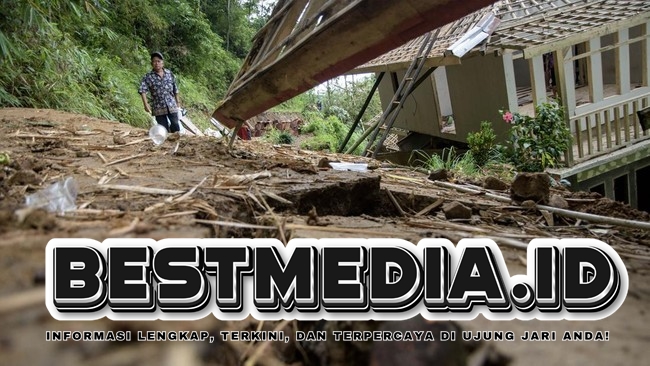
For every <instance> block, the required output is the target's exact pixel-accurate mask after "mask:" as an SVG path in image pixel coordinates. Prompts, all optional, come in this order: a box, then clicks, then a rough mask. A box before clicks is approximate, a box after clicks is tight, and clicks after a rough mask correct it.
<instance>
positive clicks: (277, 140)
mask: <svg viewBox="0 0 650 366" xmlns="http://www.w3.org/2000/svg"><path fill="white" fill-rule="evenodd" d="M264 140H266V141H268V142H270V143H272V144H280V145H291V144H293V140H294V138H293V136H292V135H291V134H290V133H289V132H287V131H280V130H278V129H277V128H272V129H271V130H269V131H268V132H266V133H265V134H264Z"/></svg>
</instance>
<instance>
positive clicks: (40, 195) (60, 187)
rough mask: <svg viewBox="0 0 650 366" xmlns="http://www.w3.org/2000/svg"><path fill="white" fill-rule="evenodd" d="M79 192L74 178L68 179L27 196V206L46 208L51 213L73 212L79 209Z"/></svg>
mask: <svg viewBox="0 0 650 366" xmlns="http://www.w3.org/2000/svg"><path fill="white" fill-rule="evenodd" d="M78 191H79V188H78V186H77V182H76V181H75V180H74V178H73V177H68V178H66V179H65V180H64V181H59V182H56V183H54V184H51V185H50V186H48V187H46V188H45V189H43V190H40V191H38V192H36V193H33V194H31V195H29V196H27V197H26V198H25V204H26V205H27V206H29V207H35V208H44V209H46V210H47V211H49V212H57V213H63V212H67V211H73V210H75V209H76V208H77V203H76V201H77V194H78Z"/></svg>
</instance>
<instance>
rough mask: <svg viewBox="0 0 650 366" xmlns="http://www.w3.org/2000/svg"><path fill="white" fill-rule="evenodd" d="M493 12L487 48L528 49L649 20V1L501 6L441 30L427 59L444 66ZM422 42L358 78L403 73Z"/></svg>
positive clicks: (513, 0)
mask: <svg viewBox="0 0 650 366" xmlns="http://www.w3.org/2000/svg"><path fill="white" fill-rule="evenodd" d="M490 12H492V13H494V14H495V15H496V17H497V18H499V19H500V20H501V24H500V25H499V26H498V28H497V29H496V30H495V31H494V33H493V34H492V35H491V37H490V38H489V39H488V47H490V48H514V49H525V48H528V47H534V46H538V45H542V44H549V43H552V42H555V41H558V40H562V39H564V38H567V37H569V36H572V35H575V34H578V33H580V32H584V31H588V30H591V29H595V28H598V27H601V26H603V25H606V24H608V23H613V22H616V21H620V20H624V19H628V18H630V17H633V16H636V15H639V14H642V13H648V17H649V18H650V1H646V0H629V1H622V0H595V1H594V0H551V1H544V0H502V1H498V2H496V3H495V4H494V5H492V6H489V7H486V8H483V9H481V10H479V11H477V12H475V13H472V14H470V15H468V16H466V17H464V18H462V19H460V20H457V21H455V22H453V23H450V24H447V25H445V26H443V27H441V28H440V32H439V33H438V37H437V39H436V40H435V41H434V42H435V43H434V45H433V47H432V48H431V52H429V55H428V58H429V59H438V61H439V62H440V63H441V64H444V53H445V50H447V48H449V46H451V45H452V44H453V43H454V42H456V41H457V40H458V39H459V38H460V37H462V36H463V35H464V34H465V33H466V32H467V31H468V30H469V29H471V28H472V27H473V26H474V25H476V24H477V23H478V22H479V21H480V20H481V19H482V18H483V17H484V16H486V15H489V14H490ZM433 32H435V31H433ZM434 34H435V33H434ZM423 40H424V36H421V37H418V38H416V39H413V40H411V41H409V42H408V43H406V44H404V45H403V46H401V47H399V48H396V49H394V50H392V51H390V52H387V53H385V54H383V55H382V56H380V57H377V58H376V59H374V60H371V61H369V62H367V63H365V64H363V65H361V66H359V67H357V68H356V69H355V70H354V72H355V73H359V72H375V71H388V70H394V69H399V68H403V66H404V65H408V64H410V63H411V61H412V60H413V58H414V57H415V55H416V54H417V52H418V50H419V48H420V45H421V44H422V42H423ZM452 57H453V56H452Z"/></svg>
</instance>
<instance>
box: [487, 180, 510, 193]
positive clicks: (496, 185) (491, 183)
mask: <svg viewBox="0 0 650 366" xmlns="http://www.w3.org/2000/svg"><path fill="white" fill-rule="evenodd" d="M508 187H509V185H508V183H506V182H504V181H502V180H501V179H498V178H494V177H487V178H485V182H484V183H483V188H485V189H492V190H495V191H505V190H506V189H508Z"/></svg>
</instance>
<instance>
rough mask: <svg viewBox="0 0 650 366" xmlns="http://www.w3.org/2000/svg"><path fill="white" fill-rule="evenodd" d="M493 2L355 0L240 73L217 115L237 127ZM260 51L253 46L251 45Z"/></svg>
mask: <svg viewBox="0 0 650 366" xmlns="http://www.w3.org/2000/svg"><path fill="white" fill-rule="evenodd" d="M493 2H494V1H493V0H465V1H452V0H401V1H395V0H373V1H370V0H356V1H352V2H350V5H348V6H346V7H344V8H342V9H340V10H339V11H338V13H337V14H335V15H333V16H331V17H330V18H329V19H328V20H327V21H325V22H323V23H322V24H320V25H319V26H318V27H316V28H315V29H314V30H313V31H312V32H311V33H309V34H306V35H304V37H303V38H301V39H297V40H294V41H295V42H294V46H292V47H291V48H290V49H285V50H284V51H283V52H282V53H281V54H280V55H279V56H278V58H277V59H276V60H273V61H272V62H269V63H267V64H266V66H264V67H262V68H260V69H259V70H254V74H252V75H247V74H245V73H244V74H243V75H241V77H242V79H244V82H243V83H241V84H238V85H237V86H236V87H234V88H232V89H231V90H230V92H229V93H228V95H226V97H225V99H224V100H223V101H222V102H221V103H220V104H219V106H218V107H217V109H216V110H215V112H214V113H213V117H214V118H215V119H216V120H218V121H219V122H221V123H223V124H224V125H226V126H228V127H229V128H233V127H235V126H237V124H238V123H240V122H241V121H244V120H246V119H248V118H251V117H253V116H255V115H257V114H259V113H261V112H264V111H265V110H267V109H269V108H271V107H274V106H276V105H278V104H280V103H282V102H284V101H286V100H288V99H290V98H292V97H294V96H296V95H298V94H301V93H303V92H305V91H307V90H309V89H311V88H313V87H315V86H317V85H318V84H320V83H322V82H324V81H327V80H329V79H332V78H334V77H336V76H339V75H342V74H344V73H346V72H347V71H349V70H352V69H353V68H354V67H356V66H358V65H361V64H363V63H364V62H368V61H370V60H372V59H373V58H375V57H377V56H380V55H381V54H383V53H385V52H388V51H390V50H392V49H394V48H396V47H399V46H401V45H403V44H404V43H406V42H408V41H409V40H411V39H413V38H415V37H417V36H419V35H421V34H424V33H426V32H428V31H430V30H432V29H435V28H438V27H441V26H443V25H445V24H448V23H451V22H452V21H454V20H456V19H459V18H461V17H463V16H465V15H467V14H470V13H471V12H473V11H476V10H479V9H480V8H482V7H484V6H487V5H490V4H492V3H493ZM278 41H280V40H278ZM254 46H255V45H254ZM258 52H259V49H257V50H255V47H254V49H253V50H252V51H251V53H258ZM263 56H264V55H261V56H260V57H263ZM249 65H250V64H249ZM235 82H237V80H235Z"/></svg>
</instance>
